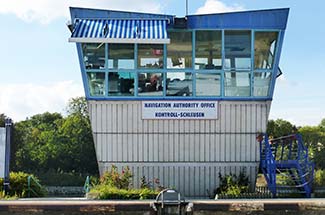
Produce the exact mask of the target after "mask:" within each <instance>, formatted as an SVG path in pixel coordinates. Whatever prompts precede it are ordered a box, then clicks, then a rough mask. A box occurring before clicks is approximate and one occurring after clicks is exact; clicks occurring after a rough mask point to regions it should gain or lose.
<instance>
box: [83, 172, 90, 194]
mask: <svg viewBox="0 0 325 215" xmlns="http://www.w3.org/2000/svg"><path fill="white" fill-rule="evenodd" d="M83 191H84V192H85V194H87V193H89V191H90V177H89V176H87V177H86V180H85V184H84V186H83Z"/></svg>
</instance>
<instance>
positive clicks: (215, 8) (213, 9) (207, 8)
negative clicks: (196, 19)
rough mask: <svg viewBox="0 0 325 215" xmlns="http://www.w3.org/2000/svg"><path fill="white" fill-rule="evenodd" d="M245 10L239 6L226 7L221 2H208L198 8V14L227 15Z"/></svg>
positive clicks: (215, 0) (217, 0) (218, 0)
mask: <svg viewBox="0 0 325 215" xmlns="http://www.w3.org/2000/svg"><path fill="white" fill-rule="evenodd" d="M241 10H244V7H243V6H241V5H239V4H233V5H226V4H225V3H223V2H222V1H220V0H207V1H206V2H205V4H204V5H203V6H202V7H200V8H198V9H197V11H196V12H195V13H196V14H209V13H226V12H233V11H241Z"/></svg>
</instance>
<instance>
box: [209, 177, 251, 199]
mask: <svg viewBox="0 0 325 215" xmlns="http://www.w3.org/2000/svg"><path fill="white" fill-rule="evenodd" d="M219 179H220V185H219V187H218V188H217V189H215V190H214V196H215V195H216V194H221V195H230V196H233V197H238V196H239V195H240V194H242V193H246V192H248V190H249V181H248V177H247V176H246V175H245V173H244V172H240V174H239V176H236V175H233V174H230V175H225V176H222V175H221V174H220V173H219ZM214 196H213V197H214Z"/></svg>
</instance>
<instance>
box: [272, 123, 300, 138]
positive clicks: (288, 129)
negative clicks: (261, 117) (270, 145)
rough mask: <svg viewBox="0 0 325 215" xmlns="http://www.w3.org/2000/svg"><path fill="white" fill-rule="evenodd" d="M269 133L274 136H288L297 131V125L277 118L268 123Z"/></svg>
mask: <svg viewBox="0 0 325 215" xmlns="http://www.w3.org/2000/svg"><path fill="white" fill-rule="evenodd" d="M266 132H267V134H268V135H269V136H271V137H273V138H276V137H281V136H286V135H289V134H292V133H296V132H297V128H296V126H294V125H292V124H291V123H290V122H288V121H286V120H283V119H277V120H275V121H274V120H269V122H268V124H267V131H266Z"/></svg>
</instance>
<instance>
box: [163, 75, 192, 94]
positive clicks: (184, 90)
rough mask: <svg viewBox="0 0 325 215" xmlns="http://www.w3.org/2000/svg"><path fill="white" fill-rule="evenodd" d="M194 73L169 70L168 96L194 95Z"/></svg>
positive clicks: (167, 81)
mask: <svg viewBox="0 0 325 215" xmlns="http://www.w3.org/2000/svg"><path fill="white" fill-rule="evenodd" d="M192 86H193V83H192V73H188V72H168V73H167V80H166V89H167V92H166V95H167V96H192Z"/></svg>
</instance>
